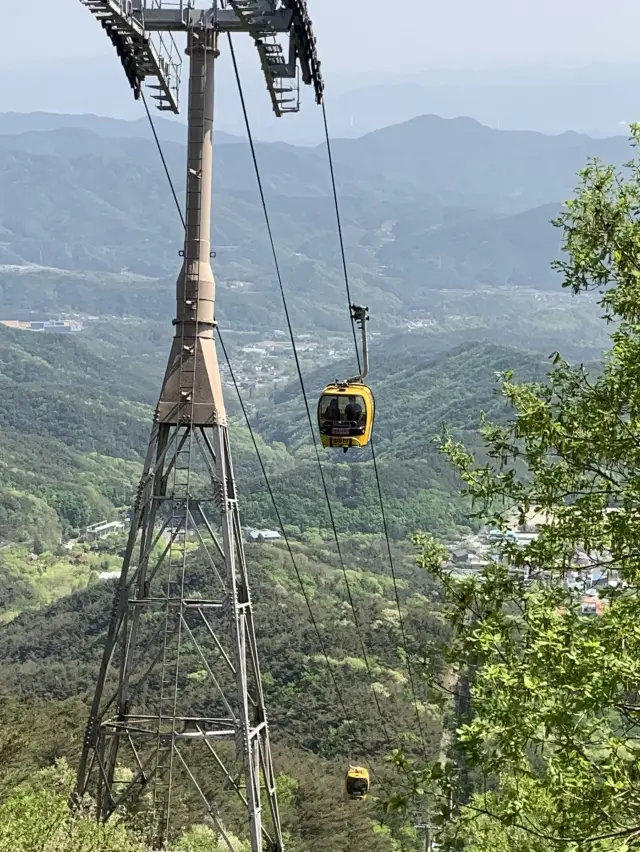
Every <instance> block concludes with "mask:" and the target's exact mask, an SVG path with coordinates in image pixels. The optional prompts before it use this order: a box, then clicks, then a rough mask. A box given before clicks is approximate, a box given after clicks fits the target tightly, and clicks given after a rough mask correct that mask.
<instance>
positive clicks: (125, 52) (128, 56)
mask: <svg viewBox="0 0 640 852" xmlns="http://www.w3.org/2000/svg"><path fill="white" fill-rule="evenodd" d="M80 2H81V3H82V5H83V6H86V7H87V9H89V11H90V12H91V14H92V15H93V16H94V17H95V18H96V19H97V20H98V21H99V23H100V24H101V26H102V28H103V29H104V31H105V32H106V34H107V35H108V36H109V39H110V40H111V43H112V44H113V46H114V47H115V49H116V52H117V54H118V56H119V58H120V61H121V63H122V66H123V68H124V71H125V74H126V76H127V80H128V81H129V85H130V86H131V88H132V89H133V93H134V96H135V98H136V100H137V99H138V98H139V97H140V95H141V92H142V84H143V82H145V81H146V80H147V78H152V79H154V78H155V81H156V82H155V83H154V84H149V88H152V89H154V90H155V91H157V92H158V94H154V95H152V98H153V99H154V100H155V101H156V106H157V108H158V109H159V110H161V111H164V112H175V113H177V112H178V91H179V88H180V67H181V64H182V60H181V58H180V55H179V52H178V48H177V45H176V44H175V42H174V40H173V38H169V39H168V40H167V39H165V38H163V37H162V36H160V37H157V38H156V39H153V40H152V37H151V35H150V34H149V33H147V32H146V31H145V29H144V26H143V24H142V21H141V20H139V19H138V18H137V17H136V16H135V15H134V14H132V13H131V12H130V11H127V10H126V9H125V8H123V5H122V4H121V2H120V0H80Z"/></svg>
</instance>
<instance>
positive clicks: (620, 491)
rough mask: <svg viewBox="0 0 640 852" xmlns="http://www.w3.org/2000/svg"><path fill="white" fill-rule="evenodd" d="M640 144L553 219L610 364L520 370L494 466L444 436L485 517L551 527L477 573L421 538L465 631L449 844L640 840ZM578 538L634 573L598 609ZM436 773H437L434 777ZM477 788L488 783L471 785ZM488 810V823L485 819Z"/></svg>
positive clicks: (572, 281)
mask: <svg viewBox="0 0 640 852" xmlns="http://www.w3.org/2000/svg"><path fill="white" fill-rule="evenodd" d="M633 140H634V146H635V147H636V152H635V153H636V155H635V158H634V160H633V162H632V163H631V164H630V165H629V168H628V171H627V172H626V174H625V175H621V174H618V173H617V172H616V170H615V169H614V168H613V167H610V166H605V165H602V164H600V163H598V162H596V161H592V162H590V163H589V165H588V166H587V167H586V168H585V170H584V171H583V173H582V183H581V185H580V187H579V189H578V192H577V194H576V197H575V198H574V199H573V200H572V201H570V202H569V203H568V204H567V207H566V209H565V211H564V213H563V214H562V216H561V217H560V218H559V220H558V222H557V224H558V226H559V227H561V228H562V229H563V232H564V239H565V248H566V250H567V257H566V259H565V260H563V261H561V262H560V263H559V268H560V269H561V270H562V272H563V274H564V278H565V285H566V286H568V287H571V288H572V289H573V290H574V291H575V292H576V293H578V292H582V291H583V290H588V289H591V288H594V287H595V288H598V289H599V290H600V291H601V292H602V293H603V295H602V301H601V304H602V306H603V311H604V316H605V319H606V320H607V321H614V322H615V330H614V331H613V332H612V334H611V338H612V347H611V350H610V351H609V352H608V353H607V355H606V358H605V362H604V367H603V369H602V371H601V372H600V373H599V374H598V375H590V374H589V373H588V372H587V371H586V370H585V369H584V368H583V367H571V366H570V365H569V364H568V363H567V362H566V361H563V360H562V359H561V358H560V356H556V358H555V359H554V362H555V366H554V367H553V369H552V371H551V372H550V374H549V377H548V382H547V383H546V384H539V383H538V384H536V383H534V384H531V383H524V384H519V383H516V382H514V381H513V379H512V377H511V376H510V375H506V376H505V377H504V382H503V386H502V392H503V395H504V396H505V398H506V399H507V400H508V401H509V403H510V404H511V406H512V407H513V410H514V412H515V414H514V417H513V419H512V420H511V422H509V423H508V424H506V425H496V424H487V425H486V426H485V428H484V437H485V441H486V447H487V454H488V456H489V459H490V461H489V463H488V464H484V465H483V464H480V465H479V464H478V463H477V461H476V460H475V459H474V457H473V455H472V454H471V453H469V451H468V450H467V449H466V448H465V447H463V446H462V445H461V444H460V443H458V442H456V441H455V440H453V439H449V440H448V441H446V443H445V445H444V449H445V452H446V453H447V454H448V456H449V458H450V459H451V460H452V461H453V463H454V465H455V467H457V469H458V470H459V471H460V473H461V475H462V477H463V479H464V481H465V483H466V486H467V489H468V491H469V493H470V496H471V498H472V500H473V501H474V503H475V507H476V509H475V510H476V512H477V513H478V515H480V516H482V517H484V518H485V519H486V520H487V522H489V523H491V524H499V525H502V526H504V524H505V523H506V520H507V517H508V515H509V514H510V513H512V512H513V511H514V510H515V511H516V513H517V515H518V517H519V520H520V522H521V523H523V522H524V520H525V518H526V516H527V515H528V513H530V512H531V511H535V512H536V513H542V514H543V516H544V517H546V521H545V523H544V524H543V526H542V528H541V531H540V535H539V536H538V538H537V539H536V540H535V541H533V542H532V543H531V544H529V545H528V546H527V547H526V548H524V549H519V548H517V547H515V546H513V545H509V546H507V547H506V548H505V551H504V557H505V559H504V561H500V562H494V563H493V564H491V565H490V566H489V567H488V568H487V569H486V570H485V571H483V572H482V573H481V574H479V575H478V576H474V577H469V578H466V579H463V580H459V579H454V578H453V577H452V576H451V575H450V574H448V573H447V572H446V571H445V570H443V568H442V567H441V562H440V559H441V554H440V553H439V551H438V548H437V547H435V546H434V545H433V542H431V541H430V540H428V539H427V540H425V539H422V540H420V542H419V543H421V545H422V546H423V547H424V548H425V550H424V553H423V556H422V560H421V561H422V564H423V565H424V566H425V567H430V568H431V569H432V570H434V571H435V572H436V574H437V575H438V576H439V578H440V580H441V582H442V584H443V589H444V593H445V597H446V600H447V605H448V615H447V620H448V622H449V623H450V625H451V627H452V629H453V631H454V639H453V642H452V643H451V646H450V651H449V654H448V663H449V665H450V666H451V667H453V670H454V671H456V672H457V689H458V691H459V692H460V693H461V694H462V695H461V700H462V699H465V694H466V696H467V699H465V700H463V704H465V705H466V709H464V708H463V709H462V710H461V713H462V715H460V716H459V728H458V730H457V733H456V734H455V749H456V752H457V754H458V755H459V756H460V758H461V761H462V762H461V767H462V770H461V772H460V774H459V775H458V776H456V775H455V773H454V774H453V775H451V774H450V773H449V774H448V775H447V774H445V780H446V783H445V784H443V783H442V781H439V782H438V785H437V787H438V789H439V792H440V794H442V795H444V794H445V793H446V794H449V793H453V794H455V796H456V797H457V798H458V800H459V803H460V810H459V813H458V816H457V818H456V819H455V820H454V821H453V824H450V825H449V827H448V831H447V833H446V836H447V837H448V839H449V843H450V844H452V845H455V842H456V837H455V834H456V831H461V832H462V836H463V837H465V836H466V838H467V840H468V843H467V847H465V848H471V849H477V850H480V849H482V850H489V849H495V848H498V849H499V848H504V849H512V848H513V849H515V848H518V849H520V848H524V849H535V850H538V849H540V850H542V849H544V850H562V852H573V850H578V849H583V848H589V849H598V850H605V849H606V850H615V852H622V850H626V849H628V848H631V847H633V846H635V845H636V844H637V836H638V813H639V812H640V800H639V799H638V760H639V757H640V754H639V752H638V743H637V731H638V724H639V722H640V718H639V716H638V713H639V706H638V695H639V694H640V668H639V664H638V660H639V659H640V646H639V645H638V637H639V634H638V621H639V617H640V611H639V596H638V578H639V576H640V574H639V571H640V564H639V562H638V553H639V552H640V540H639V532H640V528H639V526H638V510H637V507H638V498H639V494H640V480H639V478H638V469H639V461H640V458H639V456H638V447H639V446H640V434H639V432H638V428H639V424H640V419H639V417H638V414H639V409H638V407H639V400H638V387H639V386H640V382H639V379H640V334H639V328H640V325H639V322H638V320H639V318H640V295H639V294H640V290H639V287H638V282H639V272H638V247H639V246H640V222H639V221H638V217H637V211H638V207H639V204H638V202H639V200H640V155H639V152H638V146H639V143H640V128H638V127H636V128H634V130H633ZM578 550H580V551H584V552H585V553H587V554H588V555H589V557H590V560H591V565H590V567H594V568H611V567H615V569H616V570H617V571H619V576H620V579H621V581H622V582H621V585H619V586H618V587H617V588H610V589H607V590H605V592H604V601H603V604H604V610H603V612H602V613H601V614H599V615H598V616H597V617H592V618H588V617H585V616H583V615H582V614H581V612H580V608H579V603H580V600H576V596H575V594H574V593H572V592H571V591H570V590H569V589H568V588H567V587H565V585H564V584H563V583H562V580H563V578H564V577H565V576H566V574H567V572H568V571H570V570H571V568H572V567H573V565H574V554H575V553H576V552H577V551H578ZM509 564H511V565H512V566H514V567H515V568H516V569H517V570H516V572H515V573H514V572H513V571H510V570H509V569H508V565H509ZM541 572H542V573H541ZM525 578H528V579H525ZM545 578H546V579H545ZM465 684H468V687H467V686H465ZM436 776H437V773H436V774H435V775H434V773H433V771H430V770H428V771H427V778H426V779H425V780H426V781H427V783H430V784H432V783H433V780H434V778H436ZM440 777H441V778H442V774H440ZM478 788H479V789H480V790H485V791H488V793H487V795H486V796H485V795H483V794H481V795H475V796H473V793H474V790H478ZM469 796H471V799H470V800H469V798H468V797H469ZM443 813H444V812H443ZM477 813H482V814H484V815H485V817H491V822H488V821H487V819H486V818H483V819H482V820H479V821H478V822H477V823H476V822H475V815H477ZM496 821H497V825H496ZM458 841H460V837H458ZM492 844H493V845H492Z"/></svg>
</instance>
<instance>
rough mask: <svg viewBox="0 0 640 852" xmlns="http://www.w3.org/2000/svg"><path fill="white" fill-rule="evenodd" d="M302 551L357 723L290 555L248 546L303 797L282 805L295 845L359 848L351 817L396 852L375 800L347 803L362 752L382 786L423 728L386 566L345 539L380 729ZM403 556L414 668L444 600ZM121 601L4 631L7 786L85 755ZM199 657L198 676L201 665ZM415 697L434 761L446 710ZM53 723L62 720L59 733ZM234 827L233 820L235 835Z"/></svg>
mask: <svg viewBox="0 0 640 852" xmlns="http://www.w3.org/2000/svg"><path fill="white" fill-rule="evenodd" d="M295 554H296V559H297V563H298V565H299V568H300V570H301V571H302V574H303V578H304V582H305V586H306V588H307V590H308V594H309V595H310V597H311V599H312V603H313V608H314V615H315V617H316V620H317V622H318V624H319V629H320V630H321V635H322V636H323V640H324V642H325V644H326V650H327V654H328V657H329V660H330V663H331V665H332V668H333V672H334V676H335V678H336V681H337V683H338V687H339V689H340V693H341V695H342V698H343V700H344V702H345V705H346V707H347V708H348V712H349V714H350V716H349V718H348V719H345V718H344V713H343V711H342V709H341V705H340V702H339V700H338V698H337V696H336V693H335V690H334V687H333V682H332V680H331V677H330V675H329V673H328V670H327V665H326V661H325V659H324V657H323V656H322V654H321V652H320V648H319V645H318V640H317V637H316V635H315V633H314V631H313V630H312V628H311V624H310V622H309V616H308V613H307V610H306V606H305V604H304V601H303V599H302V596H301V594H300V591H299V588H298V585H297V581H296V580H295V577H294V574H293V570H292V566H291V562H290V559H289V557H288V555H287V553H286V550H285V549H284V548H281V547H278V546H273V545H265V546H257V545H252V546H248V548H247V555H248V559H249V562H250V565H251V571H252V584H253V594H254V596H255V599H256V601H257V605H256V617H257V631H258V641H259V643H260V652H261V659H262V666H263V672H264V673H265V675H264V688H265V693H266V695H265V697H266V701H267V706H268V707H269V708H270V711H271V712H270V720H271V727H272V732H273V734H272V735H273V741H274V748H275V758H276V761H277V766H278V772H279V773H284V774H286V775H289V776H291V778H292V779H293V780H292V782H291V783H295V785H296V786H299V789H300V792H299V795H297V796H295V797H293V799H292V800H291V802H290V806H289V807H287V808H285V814H284V819H285V827H286V829H287V830H288V831H290V832H291V834H292V838H293V839H294V840H295V843H296V845H295V846H293V848H299V849H300V850H309V849H310V850H317V852H320V850H321V849H326V848H327V846H326V844H327V843H330V844H331V848H332V849H333V850H336V852H347V850H349V849H351V848H353V847H352V846H351V843H353V838H351V841H350V842H349V840H348V838H342V836H341V832H343V831H344V830H345V826H346V825H347V824H348V823H350V821H351V819H352V818H355V819H356V820H357V822H356V824H357V825H358V826H359V832H360V836H361V837H367V838H368V846H369V847H370V848H371V849H375V850H378V852H395V850H397V849H398V847H397V846H394V845H393V844H392V835H391V834H390V835H389V837H388V838H387V839H386V840H385V837H384V835H382V836H380V837H378V836H377V835H376V833H375V832H374V831H373V824H372V822H371V820H373V819H375V818H380V817H381V815H382V814H381V811H380V810H379V806H378V805H377V804H376V801H375V799H374V800H372V801H371V802H370V803H367V804H366V805H365V806H364V808H361V809H359V810H358V812H357V814H356V815H354V816H353V817H352V815H351V814H350V813H349V811H348V810H347V809H346V805H344V803H342V801H341V785H342V779H343V775H344V771H345V767H346V765H347V763H348V761H349V760H351V759H354V758H356V756H357V757H358V758H359V759H362V758H364V757H365V756H366V757H367V759H368V761H369V762H370V763H371V765H372V766H373V769H374V772H375V773H376V774H375V777H376V782H377V784H379V785H383V783H384V777H385V775H388V773H389V771H390V770H387V769H385V763H384V760H383V756H384V755H385V754H386V752H387V751H388V749H389V747H390V746H391V745H394V744H397V745H399V744H400V742H401V739H400V735H401V733H403V732H404V731H406V730H409V729H411V728H412V726H413V727H415V718H414V716H413V713H414V710H413V705H412V704H411V700H410V693H409V687H408V680H407V672H406V666H405V662H404V656H403V651H402V645H401V638H400V633H399V626H398V620H397V611H396V609H395V600H394V594H393V589H392V585H391V580H390V577H389V574H388V566H387V565H385V564H384V563H380V564H377V563H376V561H375V559H372V555H373V552H372V550H371V544H370V543H368V542H366V541H364V540H361V541H358V540H353V542H350V543H347V544H346V548H345V554H346V558H347V568H348V572H349V575H350V582H351V584H352V591H353V596H354V599H355V602H356V606H357V609H358V614H359V621H360V624H361V630H362V635H363V638H364V641H365V643H366V646H367V648H368V651H369V657H370V664H371V667H372V673H373V683H374V684H375V687H374V688H375V689H376V692H377V694H378V699H379V702H380V705H381V710H382V713H383V716H384V719H385V727H386V733H385V729H384V728H383V726H382V723H381V720H380V717H379V716H378V715H377V709H376V705H375V702H374V701H373V699H372V694H371V688H372V687H371V684H370V682H369V679H368V676H367V673H366V669H365V667H364V665H363V662H362V658H361V654H362V651H361V647H360V644H359V640H358V638H357V634H356V632H355V629H354V627H353V616H352V614H351V613H350V610H349V607H348V605H347V603H346V593H345V587H344V579H343V577H342V573H341V571H340V570H338V569H337V568H336V560H335V553H334V552H333V551H331V550H330V549H326V548H324V547H318V546H317V545H316V546H314V547H313V548H307V547H305V546H304V545H296V546H295ZM397 558H398V567H397V570H398V573H399V589H400V595H401V600H402V606H403V608H404V611H405V618H406V629H407V630H408V631H410V636H411V639H410V646H409V650H410V652H411V653H412V654H415V656H416V659H419V658H420V656H421V655H422V654H424V652H425V650H426V648H427V647H429V644H430V643H431V642H433V641H434V640H436V639H437V638H438V637H441V636H442V633H443V629H444V628H443V626H442V623H441V620H440V617H439V615H438V603H437V595H436V593H435V591H434V588H433V586H432V585H431V582H430V580H429V579H428V577H427V575H426V574H424V573H419V572H418V569H417V567H415V566H413V565H412V564H411V563H412V558H411V556H410V555H409V554H408V553H407V552H404V553H398V554H397ZM368 566H371V567H368ZM209 575H210V570H209V569H208V567H207V565H205V563H204V561H203V560H202V559H201V558H199V557H198V556H197V555H196V556H195V557H193V558H192V559H191V561H190V564H189V588H197V589H198V593H199V594H203V595H205V594H206V593H207V591H208V590H209V591H210V593H212V592H211V589H210V587H211V586H212V580H211V577H210V576H209ZM187 594H189V591H188V590H187ZM112 595H113V586H112V584H111V583H106V584H105V583H98V584H94V585H92V586H91V587H90V588H89V589H87V590H86V591H83V592H77V593H75V594H73V595H71V596H70V597H67V598H65V599H64V600H61V601H59V602H58V603H56V604H54V605H52V606H50V607H48V608H46V609H44V610H42V611H41V612H38V613H29V614H24V615H22V616H19V617H17V618H16V619H15V620H14V621H13V622H12V623H11V624H10V625H8V626H6V627H5V628H3V629H0V654H1V655H2V659H3V666H2V668H1V669H0V695H2V696H3V698H0V719H1V720H2V723H3V733H2V734H1V735H0V749H2V746H3V743H5V744H6V748H5V752H3V754H5V753H6V759H4V760H3V762H2V765H0V790H1V789H2V787H3V786H4V787H6V786H11V785H12V784H15V783H16V782H17V781H19V780H22V779H24V778H25V777H28V776H29V774H30V773H32V772H33V771H34V770H35V769H36V768H38V767H39V766H41V765H43V764H46V763H47V762H48V760H50V759H51V756H52V755H55V756H56V757H61V756H64V757H66V758H68V759H69V760H70V762H71V763H73V762H74V761H75V760H76V759H77V756H78V749H79V747H80V744H81V737H82V729H83V726H84V724H85V722H86V713H87V707H86V704H85V703H84V702H85V701H86V698H87V693H89V692H90V690H91V688H92V685H93V683H94V680H95V677H96V673H97V667H98V664H99V661H100V654H101V647H102V640H103V637H104V631H105V630H106V627H107V624H108V620H109V613H110V610H111V600H112ZM425 607H426V610H427V614H426V616H425ZM145 629H146V628H145ZM431 656H433V655H431ZM191 662H193V664H194V666H195V669H197V668H198V664H200V663H199V659H195V660H192V661H191ZM431 664H432V665H434V666H435V667H437V664H438V662H437V660H436V659H431ZM200 665H201V664H200ZM195 669H194V670H195ZM189 674H191V672H190V670H189V666H188V662H187V663H185V670H184V671H183V672H182V673H181V679H180V688H181V689H187V688H188V689H190V690H192V692H193V696H192V701H193V702H194V706H195V707H196V708H197V707H198V704H199V703H200V702H202V701H205V700H207V696H205V695H204V694H202V695H200V694H199V693H198V688H197V684H198V681H197V679H194V678H189V677H188V675H189ZM16 699H18V700H19V701H20V702H21V703H20V707H21V708H22V710H21V712H20V713H19V714H17V715H16V714H14V713H13V712H12V711H13V708H15V707H16V706H17V705H16V703H15V702H16ZM420 700H421V702H424V703H423V704H421V711H420V714H421V720H422V726H423V730H424V735H425V742H426V748H427V754H429V755H431V756H432V757H435V756H436V755H437V754H438V751H439V746H440V740H441V735H442V728H441V717H440V711H439V708H438V707H437V706H436V705H431V704H430V703H429V700H428V697H427V696H426V694H425V695H423V694H422V692H420ZM310 719H313V724H312V725H310V724H309V720H310ZM54 720H60V724H58V723H57V722H56V721H54ZM25 722H26V723H27V724H28V734H27V731H26V729H25ZM387 733H388V735H389V738H390V739H389V740H388V739H387ZM354 742H355V743H357V744H358V745H357V746H356V745H354ZM9 743H11V747H10V749H9ZM407 745H408V747H409V748H410V750H411V751H413V750H415V749H416V748H418V746H417V744H416V743H411V742H410V743H408V744H407ZM382 789H383V787H382V786H381V788H380V792H382ZM223 795H224V794H223ZM309 795H313V797H314V807H313V808H312V809H309V808H308V807H307V805H306V804H305V802H306V799H307V796H309ZM316 797H317V801H316ZM180 798H181V800H182V801H183V804H182V807H181V813H182V817H184V819H185V820H186V821H187V822H193V821H198V820H201V819H202V818H203V816H204V815H203V814H202V813H201V807H200V804H199V801H198V800H197V799H196V798H195V797H194V796H193V795H192V794H191V792H190V790H189V788H188V787H184V788H181V792H180ZM225 801H226V799H225ZM285 801H287V799H286V797H285ZM351 807H352V806H351ZM226 813H227V815H226V817H225V818H226V819H227V820H229V819H231V820H232V822H231V826H230V827H231V828H232V829H234V830H237V831H238V833H239V834H241V835H242V834H243V833H244V830H243V823H242V812H241V809H240V808H238V806H237V803H235V802H234V800H229V803H228V810H227V811H226ZM330 814H333V818H332V817H330ZM233 820H237V826H236V824H235V823H234V822H233ZM391 829H393V821H391V823H390V830H391ZM311 838H315V839H314V840H311ZM303 839H304V842H302V841H303ZM409 840H410V841H411V839H410V838H409ZM298 843H301V845H300V846H297V844H298ZM323 844H324V845H323ZM376 844H378V845H376ZM401 848H402V850H407V852H409V850H411V852H412V851H413V850H414V849H416V846H415V845H414V841H411V842H409V843H407V844H406V845H403V846H402V847H401Z"/></svg>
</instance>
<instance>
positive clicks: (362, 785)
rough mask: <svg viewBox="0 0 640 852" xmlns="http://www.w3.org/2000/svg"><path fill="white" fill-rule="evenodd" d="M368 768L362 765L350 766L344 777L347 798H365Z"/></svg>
mask: <svg viewBox="0 0 640 852" xmlns="http://www.w3.org/2000/svg"><path fill="white" fill-rule="evenodd" d="M369 785H370V779H369V770H368V769H365V768H364V767H362V766H350V767H349V770H348V772H347V777H346V779H345V789H346V792H347V796H348V798H349V799H366V798H367V793H368V792H369Z"/></svg>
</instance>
